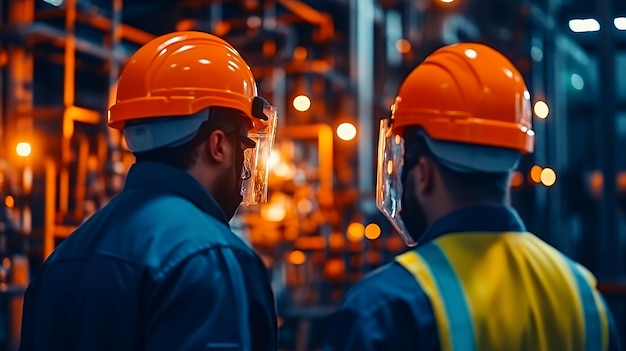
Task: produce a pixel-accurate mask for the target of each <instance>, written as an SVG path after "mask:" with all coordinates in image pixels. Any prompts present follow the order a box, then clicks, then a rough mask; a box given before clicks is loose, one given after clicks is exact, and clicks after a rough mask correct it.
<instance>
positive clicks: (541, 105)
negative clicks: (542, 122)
mask: <svg viewBox="0 0 626 351" xmlns="http://www.w3.org/2000/svg"><path fill="white" fill-rule="evenodd" d="M533 111H535V116H537V117H539V118H541V119H545V118H548V115H549V114H550V108H549V107H548V104H546V103H545V102H544V101H541V100H539V101H537V102H535V107H534V108H533Z"/></svg>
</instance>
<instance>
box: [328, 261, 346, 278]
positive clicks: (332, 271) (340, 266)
mask: <svg viewBox="0 0 626 351" xmlns="http://www.w3.org/2000/svg"><path fill="white" fill-rule="evenodd" d="M345 273H346V264H345V263H344V262H343V260H341V259H338V258H331V259H330V260H328V261H326V264H325V265H324V275H325V276H326V278H328V279H340V278H342V277H343V276H344V274H345Z"/></svg>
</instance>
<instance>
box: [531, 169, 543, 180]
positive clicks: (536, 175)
mask: <svg viewBox="0 0 626 351" xmlns="http://www.w3.org/2000/svg"><path fill="white" fill-rule="evenodd" d="M542 170H543V169H542V168H541V167H539V166H537V165H534V166H532V167H531V168H530V180H532V181H533V182H535V183H541V171H542Z"/></svg>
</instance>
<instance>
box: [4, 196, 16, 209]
mask: <svg viewBox="0 0 626 351" xmlns="http://www.w3.org/2000/svg"><path fill="white" fill-rule="evenodd" d="M4 205H5V206H6V207H7V208H13V206H15V199H14V198H13V196H11V195H8V196H7V197H5V198H4Z"/></svg>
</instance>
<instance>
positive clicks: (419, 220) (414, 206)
mask: <svg viewBox="0 0 626 351" xmlns="http://www.w3.org/2000/svg"><path fill="white" fill-rule="evenodd" d="M403 183H404V187H403V189H402V210H401V211H400V218H402V221H403V222H404V226H405V227H406V229H407V230H408V231H409V235H411V237H412V238H413V240H415V241H416V242H418V243H419V241H420V239H421V238H422V236H423V235H424V232H425V231H426V229H428V226H429V224H428V220H427V219H426V212H425V211H424V207H423V206H422V205H421V204H420V203H419V200H418V199H417V191H416V189H415V182H413V181H412V177H411V176H410V175H409V176H408V177H406V179H405V181H404V182H403Z"/></svg>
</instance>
